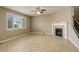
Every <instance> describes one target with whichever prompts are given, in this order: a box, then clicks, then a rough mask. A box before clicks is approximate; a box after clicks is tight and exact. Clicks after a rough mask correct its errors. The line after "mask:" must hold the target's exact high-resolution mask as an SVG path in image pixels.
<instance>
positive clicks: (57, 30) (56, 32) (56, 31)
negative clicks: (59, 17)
mask: <svg viewBox="0 0 79 59" xmlns="http://www.w3.org/2000/svg"><path fill="white" fill-rule="evenodd" d="M55 35H57V36H60V37H62V35H63V34H62V28H55Z"/></svg>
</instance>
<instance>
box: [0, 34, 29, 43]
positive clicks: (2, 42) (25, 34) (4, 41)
mask: <svg viewBox="0 0 79 59" xmlns="http://www.w3.org/2000/svg"><path fill="white" fill-rule="evenodd" d="M28 34H30V33H26V34H22V35H18V36H16V37H12V38H10V39H6V40H2V41H0V43H4V42H6V41H9V40H13V39H16V38H19V37H22V36H24V35H28Z"/></svg>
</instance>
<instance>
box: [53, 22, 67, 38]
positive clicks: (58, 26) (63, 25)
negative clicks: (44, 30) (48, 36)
mask: <svg viewBox="0 0 79 59" xmlns="http://www.w3.org/2000/svg"><path fill="white" fill-rule="evenodd" d="M55 28H62V30H63V37H64V38H66V39H67V23H66V22H59V23H53V24H52V34H53V35H55Z"/></svg>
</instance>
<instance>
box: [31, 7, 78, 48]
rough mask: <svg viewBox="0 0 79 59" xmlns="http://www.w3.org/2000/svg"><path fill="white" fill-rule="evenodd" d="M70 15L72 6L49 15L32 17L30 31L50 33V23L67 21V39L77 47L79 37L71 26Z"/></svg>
mask: <svg viewBox="0 0 79 59" xmlns="http://www.w3.org/2000/svg"><path fill="white" fill-rule="evenodd" d="M72 15H73V11H72V8H71V7H68V8H66V9H63V10H61V11H58V12H56V13H54V14H51V15H46V16H35V17H32V31H34V32H35V31H36V32H46V33H51V32H52V23H54V22H67V26H68V29H67V30H68V31H67V34H68V39H69V40H71V41H72V42H73V43H74V44H75V45H76V46H77V47H78V48H79V43H78V42H79V39H78V37H77V35H76V33H75V32H74V30H73V26H72V20H73V19H72Z"/></svg>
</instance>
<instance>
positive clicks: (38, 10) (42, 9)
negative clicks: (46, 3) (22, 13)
mask: <svg viewBox="0 0 79 59" xmlns="http://www.w3.org/2000/svg"><path fill="white" fill-rule="evenodd" d="M45 11H46V9H45V8H41V7H36V8H35V9H34V10H32V12H34V13H35V14H43V13H44V12H45Z"/></svg>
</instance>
